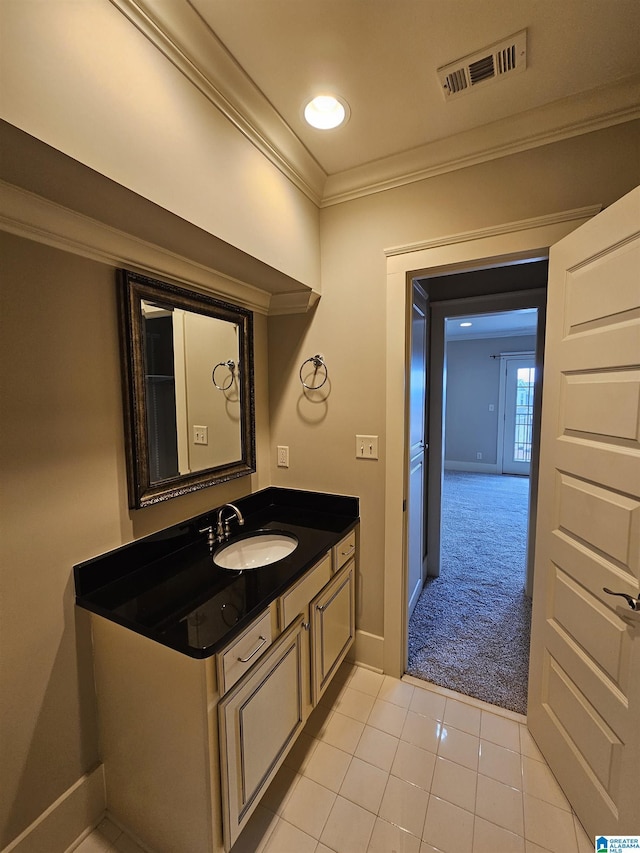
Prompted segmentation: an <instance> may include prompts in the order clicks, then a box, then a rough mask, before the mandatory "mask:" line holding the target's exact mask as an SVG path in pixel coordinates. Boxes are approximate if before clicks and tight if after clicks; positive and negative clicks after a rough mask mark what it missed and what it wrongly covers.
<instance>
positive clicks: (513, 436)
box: [502, 356, 536, 477]
mask: <svg viewBox="0 0 640 853" xmlns="http://www.w3.org/2000/svg"><path fill="white" fill-rule="evenodd" d="M535 370H536V363H535V358H534V357H533V356H530V357H528V358H506V359H505V372H506V376H505V395H504V396H505V399H504V432H503V434H502V473H503V474H524V475H525V476H527V477H528V476H529V472H530V470H531V448H532V445H533V391H534V379H535Z"/></svg>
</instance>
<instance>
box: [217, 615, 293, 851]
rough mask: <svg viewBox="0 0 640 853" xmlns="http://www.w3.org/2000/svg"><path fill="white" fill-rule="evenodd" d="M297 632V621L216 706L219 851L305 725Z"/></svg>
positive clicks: (239, 827) (238, 828)
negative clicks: (219, 822)
mask: <svg viewBox="0 0 640 853" xmlns="http://www.w3.org/2000/svg"><path fill="white" fill-rule="evenodd" d="M303 633H304V632H303V628H302V620H300V621H299V622H294V623H293V625H292V626H291V627H290V628H289V630H288V631H286V632H285V633H284V634H282V635H281V636H280V637H278V639H277V640H276V641H275V642H274V644H273V645H272V646H271V648H270V649H269V651H268V652H267V653H266V655H263V656H262V657H261V658H260V662H259V663H258V665H257V666H256V667H255V668H254V669H253V670H252V672H251V674H250V675H248V676H247V678H245V679H244V680H243V681H242V682H241V683H239V684H237V685H236V687H234V689H233V690H231V691H230V692H229V693H228V695H227V696H225V698H224V699H223V700H222V701H221V702H220V704H219V705H218V725H219V733H220V765H221V779H222V803H223V809H222V821H223V833H224V840H225V850H229V849H230V848H231V847H232V846H233V844H234V843H235V841H236V839H237V838H238V835H239V834H240V832H241V831H242V829H243V828H244V826H245V824H246V823H247V821H248V820H249V818H250V816H251V814H252V812H253V811H254V809H255V807H256V806H257V804H258V802H259V800H260V797H261V796H262V793H263V792H264V791H265V790H266V788H267V787H268V785H269V783H270V782H271V780H272V779H273V777H274V776H275V774H276V773H277V771H278V769H279V767H280V766H281V765H282V763H283V761H284V759H285V758H286V756H287V753H288V752H289V750H290V749H291V747H292V746H293V744H294V743H295V740H296V738H297V737H298V735H299V734H300V731H301V730H302V728H303V726H304V724H305V721H306V716H305V707H304V702H303V689H304V685H303V672H304V666H303V660H302V654H303V642H302V636H303ZM216 849H217V848H216Z"/></svg>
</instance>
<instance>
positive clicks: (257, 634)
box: [218, 610, 273, 694]
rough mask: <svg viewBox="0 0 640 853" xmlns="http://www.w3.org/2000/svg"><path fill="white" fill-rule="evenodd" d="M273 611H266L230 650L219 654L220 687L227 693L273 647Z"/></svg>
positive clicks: (221, 691)
mask: <svg viewBox="0 0 640 853" xmlns="http://www.w3.org/2000/svg"><path fill="white" fill-rule="evenodd" d="M272 639H273V638H272V634H271V611H270V610H265V612H264V613H263V614H262V616H259V617H258V619H257V620H256V621H255V622H253V623H252V624H251V625H250V626H249V627H248V628H247V629H246V630H245V631H244V632H243V633H242V634H240V636H239V637H236V638H235V640H234V641H233V642H232V643H231V645H230V646H228V648H226V649H224V650H223V651H222V652H220V653H219V654H218V686H219V689H220V693H221V694H223V693H226V692H227V690H229V689H230V688H231V687H233V685H234V684H235V683H236V681H238V679H239V678H242V676H243V675H244V674H245V672H246V671H247V670H248V669H249V668H250V667H252V666H253V664H254V663H255V662H256V661H257V660H258V658H259V657H260V655H261V654H262V652H264V651H266V650H267V649H268V648H269V646H270V645H271V640H272Z"/></svg>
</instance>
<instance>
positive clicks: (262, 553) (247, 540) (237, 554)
mask: <svg viewBox="0 0 640 853" xmlns="http://www.w3.org/2000/svg"><path fill="white" fill-rule="evenodd" d="M297 547H298V540H297V538H296V537H295V536H294V535H293V534H292V533H277V532H273V531H271V530H263V531H259V532H257V533H250V534H248V535H247V536H243V537H242V538H241V539H236V540H235V541H234V542H230V543H229V544H228V545H223V546H222V547H221V548H219V549H218V551H216V552H215V554H214V555H213V562H214V563H215V564H216V566H220V567H221V568H222V569H234V570H235V571H243V570H244V569H259V568H260V567H261V566H268V565H270V564H271V563H276V562H277V561H278V560H282V559H283V558H284V557H287V556H288V555H289V554H291V553H292V552H293V551H295V550H296V548H297Z"/></svg>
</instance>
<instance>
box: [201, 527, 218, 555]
mask: <svg viewBox="0 0 640 853" xmlns="http://www.w3.org/2000/svg"><path fill="white" fill-rule="evenodd" d="M198 533H206V535H207V545H208V546H209V550H210V551H213V547H214V545H215V544H216V534H215V533H214V530H213V525H212V524H210V525H209V526H208V527H203V528H201V529H200V530H198Z"/></svg>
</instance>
